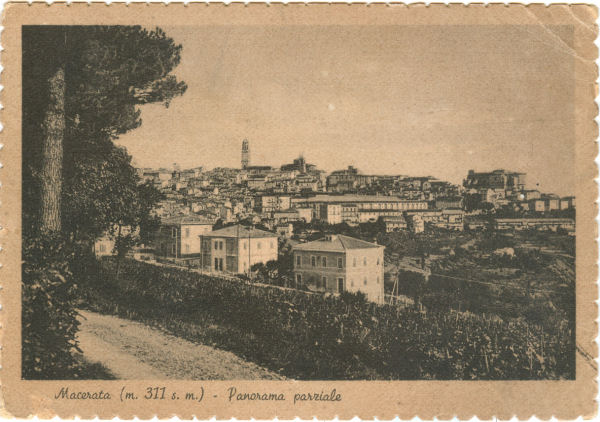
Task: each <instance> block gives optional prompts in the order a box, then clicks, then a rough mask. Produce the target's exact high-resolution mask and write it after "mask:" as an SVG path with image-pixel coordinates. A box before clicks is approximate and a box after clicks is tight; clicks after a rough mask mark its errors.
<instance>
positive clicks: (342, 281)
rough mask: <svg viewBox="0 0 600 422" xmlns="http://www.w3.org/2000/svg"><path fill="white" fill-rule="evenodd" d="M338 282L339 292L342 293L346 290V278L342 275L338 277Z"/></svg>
mask: <svg viewBox="0 0 600 422" xmlns="http://www.w3.org/2000/svg"><path fill="white" fill-rule="evenodd" d="M337 282H338V292H339V293H342V292H343V291H344V279H343V278H342V277H340V278H338V279H337Z"/></svg>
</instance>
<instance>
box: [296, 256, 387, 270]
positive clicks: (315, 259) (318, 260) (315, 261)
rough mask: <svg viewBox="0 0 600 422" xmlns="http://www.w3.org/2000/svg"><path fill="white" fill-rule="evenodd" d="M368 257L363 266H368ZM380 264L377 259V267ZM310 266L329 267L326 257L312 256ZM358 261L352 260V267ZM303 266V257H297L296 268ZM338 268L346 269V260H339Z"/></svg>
mask: <svg viewBox="0 0 600 422" xmlns="http://www.w3.org/2000/svg"><path fill="white" fill-rule="evenodd" d="M367 263H368V261H367V257H366V256H365V257H363V266H365V267H366V266H367ZM379 264H380V259H379V257H377V262H376V265H379ZM310 265H311V267H327V257H326V256H318V255H317V256H315V255H311V257H310ZM356 265H357V259H356V257H354V258H353V259H352V266H353V267H356ZM301 266H302V255H296V268H300V267H301ZM337 268H344V260H343V259H342V258H338V259H337Z"/></svg>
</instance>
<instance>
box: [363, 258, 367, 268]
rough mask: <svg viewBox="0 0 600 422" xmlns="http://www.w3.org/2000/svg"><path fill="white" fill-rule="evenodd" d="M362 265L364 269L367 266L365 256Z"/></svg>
mask: <svg viewBox="0 0 600 422" xmlns="http://www.w3.org/2000/svg"><path fill="white" fill-rule="evenodd" d="M363 265H364V266H365V267H366V266H367V257H366V256H365V257H364V258H363Z"/></svg>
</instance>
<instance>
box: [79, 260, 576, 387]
mask: <svg viewBox="0 0 600 422" xmlns="http://www.w3.org/2000/svg"><path fill="white" fill-rule="evenodd" d="M115 271H116V264H115V262H114V260H105V261H103V262H102V263H99V264H98V268H97V271H95V272H94V271H92V269H91V268H90V269H89V271H88V274H92V273H95V274H97V277H95V278H92V279H89V280H85V285H84V288H83V291H84V292H85V293H86V294H85V295H84V297H85V303H83V304H82V305H83V306H87V307H89V308H90V309H92V310H97V311H101V312H109V313H115V314H118V315H120V316H123V317H128V318H134V319H139V320H142V321H144V322H146V323H152V324H156V325H159V326H161V327H162V328H164V329H166V330H167V331H169V332H171V333H173V334H175V335H177V336H181V337H184V338H187V339H189V340H192V341H197V342H201V343H204V344H209V345H214V346H216V347H220V348H223V349H227V350H231V351H233V352H234V353H236V354H238V355H240V356H242V357H244V358H245V359H247V360H251V361H254V362H256V363H258V364H261V365H263V366H265V367H267V368H269V369H271V370H274V371H277V372H280V373H281V374H283V375H286V376H289V377H294V378H298V379H562V378H573V377H574V370H575V366H574V347H573V342H572V341H573V337H572V332H571V331H570V329H569V327H566V326H557V327H554V329H552V330H544V329H543V328H542V327H540V326H538V325H536V324H531V323H530V324H528V323H526V322H525V321H524V320H515V321H510V322H506V321H502V320H500V319H498V318H489V319H485V318H482V317H480V316H476V315H474V314H470V313H459V312H448V311H444V312H436V311H435V308H434V307H432V308H430V309H429V310H421V309H420V308H419V307H406V308H398V307H393V306H377V305H375V304H372V303H369V302H367V301H366V300H365V298H364V296H362V295H360V294H358V295H354V294H349V293H345V294H343V295H342V296H341V297H334V296H322V295H318V294H307V293H305V292H300V291H295V290H291V289H282V288H277V287H259V286H255V285H252V284H248V283H243V282H235V281H230V280H223V279H219V278H214V277H210V276H204V275H200V274H197V273H194V272H189V271H186V270H180V269H175V268H166V267H159V266H155V265H151V264H147V263H142V262H136V261H125V264H124V265H123V266H122V268H121V274H120V278H119V281H118V282H117V281H116V280H115V278H114V274H115Z"/></svg>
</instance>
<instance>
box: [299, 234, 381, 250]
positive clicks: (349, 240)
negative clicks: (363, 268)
mask: <svg viewBox="0 0 600 422" xmlns="http://www.w3.org/2000/svg"><path fill="white" fill-rule="evenodd" d="M383 247H384V246H381V245H377V244H376V243H371V242H366V241H364V240H360V239H356V238H354V237H350V236H344V235H341V234H336V235H329V236H325V237H324V238H322V239H319V240H315V241H313V242H308V243H301V244H299V245H296V246H294V250H298V251H323V252H344V251H346V250H348V249H371V248H383Z"/></svg>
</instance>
